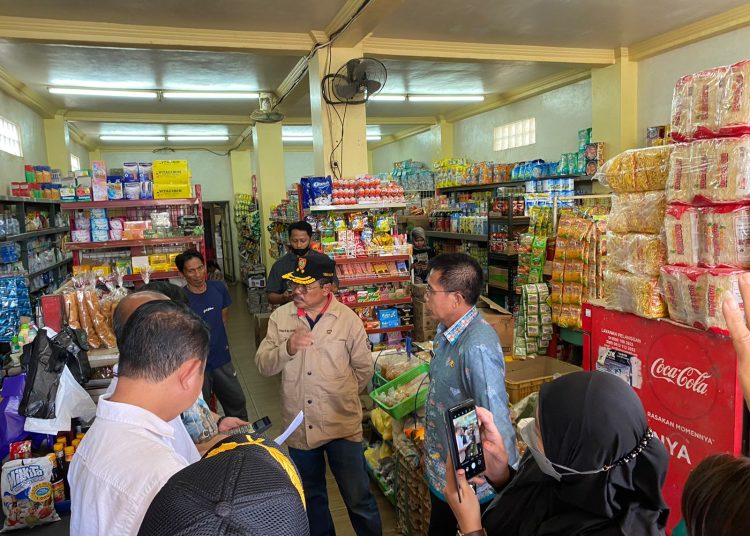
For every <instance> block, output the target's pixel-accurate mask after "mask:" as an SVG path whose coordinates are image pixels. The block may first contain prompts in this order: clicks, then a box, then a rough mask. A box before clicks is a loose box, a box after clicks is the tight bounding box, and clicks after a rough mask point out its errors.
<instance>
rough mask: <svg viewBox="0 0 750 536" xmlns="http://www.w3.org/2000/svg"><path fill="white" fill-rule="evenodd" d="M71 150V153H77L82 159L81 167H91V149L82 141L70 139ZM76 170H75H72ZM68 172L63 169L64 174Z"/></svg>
mask: <svg viewBox="0 0 750 536" xmlns="http://www.w3.org/2000/svg"><path fill="white" fill-rule="evenodd" d="M70 152H71V154H74V155H76V156H77V157H78V158H79V159H80V160H81V169H89V168H90V167H91V161H90V159H89V150H88V149H86V147H84V146H83V145H81V144H80V143H76V142H74V141H73V140H70ZM71 171H75V170H71ZM65 174H66V172H65V170H63V175H65Z"/></svg>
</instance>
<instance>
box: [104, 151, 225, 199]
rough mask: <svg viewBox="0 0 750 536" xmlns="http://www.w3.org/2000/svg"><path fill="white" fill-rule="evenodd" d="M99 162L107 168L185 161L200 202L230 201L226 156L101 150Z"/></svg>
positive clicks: (191, 152) (198, 153)
mask: <svg viewBox="0 0 750 536" xmlns="http://www.w3.org/2000/svg"><path fill="white" fill-rule="evenodd" d="M102 159H103V160H104V161H105V162H107V167H108V168H119V167H122V164H123V162H153V161H154V160H187V161H188V165H189V166H190V170H191V171H192V173H193V184H200V185H201V186H202V190H203V200H204V201H232V200H233V199H234V188H233V187H232V165H231V163H230V160H229V157H228V156H218V155H215V154H212V153H209V152H208V151H177V152H174V153H168V152H165V153H153V152H151V151H117V152H113V151H107V149H106V148H102Z"/></svg>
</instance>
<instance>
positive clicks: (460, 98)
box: [409, 95, 484, 102]
mask: <svg viewBox="0 0 750 536" xmlns="http://www.w3.org/2000/svg"><path fill="white" fill-rule="evenodd" d="M483 100H484V95H409V101H410V102H481V101H483Z"/></svg>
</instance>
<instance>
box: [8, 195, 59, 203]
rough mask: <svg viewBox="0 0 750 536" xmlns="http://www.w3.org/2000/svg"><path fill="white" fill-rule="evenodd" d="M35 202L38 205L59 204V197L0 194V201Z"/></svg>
mask: <svg viewBox="0 0 750 536" xmlns="http://www.w3.org/2000/svg"><path fill="white" fill-rule="evenodd" d="M3 202H5V203H36V204H40V205H59V204H60V200H59V199H44V198H41V197H40V198H37V197H13V196H12V195H0V203H3Z"/></svg>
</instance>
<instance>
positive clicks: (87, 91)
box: [49, 87, 159, 99]
mask: <svg viewBox="0 0 750 536" xmlns="http://www.w3.org/2000/svg"><path fill="white" fill-rule="evenodd" d="M49 92H50V93H52V94H54V95H88V96H92V97H127V98H132V99H155V98H157V97H158V96H159V95H158V94H157V93H156V91H138V90H125V89H93V88H82V87H51V88H49Z"/></svg>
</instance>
